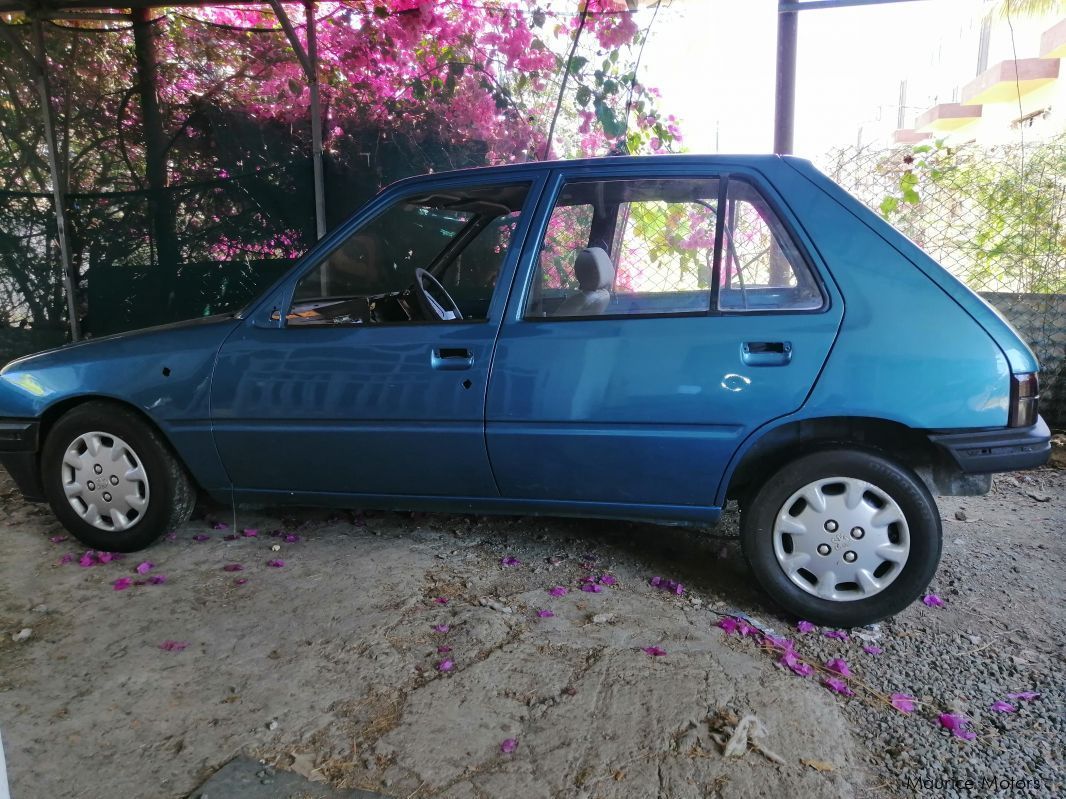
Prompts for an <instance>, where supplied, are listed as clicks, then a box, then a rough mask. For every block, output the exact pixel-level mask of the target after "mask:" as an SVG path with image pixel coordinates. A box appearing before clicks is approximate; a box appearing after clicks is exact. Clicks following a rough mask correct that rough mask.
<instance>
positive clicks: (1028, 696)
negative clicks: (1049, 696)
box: [1007, 691, 1040, 702]
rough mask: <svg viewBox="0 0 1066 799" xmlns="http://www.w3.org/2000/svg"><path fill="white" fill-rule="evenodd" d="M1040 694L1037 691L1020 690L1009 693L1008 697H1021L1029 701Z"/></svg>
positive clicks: (1024, 700)
mask: <svg viewBox="0 0 1066 799" xmlns="http://www.w3.org/2000/svg"><path fill="white" fill-rule="evenodd" d="M1039 696H1040V694H1039V692H1037V691H1020V692H1018V693H1014V694H1007V698H1008V699H1020V700H1022V701H1023V702H1028V701H1030V700H1032V699H1036V698H1037V697H1039Z"/></svg>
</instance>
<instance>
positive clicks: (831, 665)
mask: <svg viewBox="0 0 1066 799" xmlns="http://www.w3.org/2000/svg"><path fill="white" fill-rule="evenodd" d="M825 667H826V668H827V669H829V670H830V671H832V672H834V673H836V674H839V675H840V676H841V677H850V676H851V669H849V668H848V664H847V663H846V662H845V661H844V660H843V659H841V658H830V659H829V660H827V661H826V662H825Z"/></svg>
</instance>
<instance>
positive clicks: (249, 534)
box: [241, 527, 259, 538]
mask: <svg viewBox="0 0 1066 799" xmlns="http://www.w3.org/2000/svg"><path fill="white" fill-rule="evenodd" d="M241 535H243V536H244V537H245V538H255V537H256V536H257V535H259V530H257V529H256V528H254V527H245V528H244V529H243V530H241Z"/></svg>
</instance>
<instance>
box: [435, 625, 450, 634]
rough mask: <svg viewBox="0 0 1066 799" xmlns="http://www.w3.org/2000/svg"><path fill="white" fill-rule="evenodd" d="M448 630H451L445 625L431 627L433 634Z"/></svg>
mask: <svg viewBox="0 0 1066 799" xmlns="http://www.w3.org/2000/svg"><path fill="white" fill-rule="evenodd" d="M450 629H451V627H449V626H448V625H447V624H434V625H433V632H435V633H446V632H448V630H450Z"/></svg>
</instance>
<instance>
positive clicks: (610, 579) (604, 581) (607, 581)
mask: <svg viewBox="0 0 1066 799" xmlns="http://www.w3.org/2000/svg"><path fill="white" fill-rule="evenodd" d="M600 585H618V578H617V577H615V576H614V575H611V574H604V575H602V576H601V577H600Z"/></svg>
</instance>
